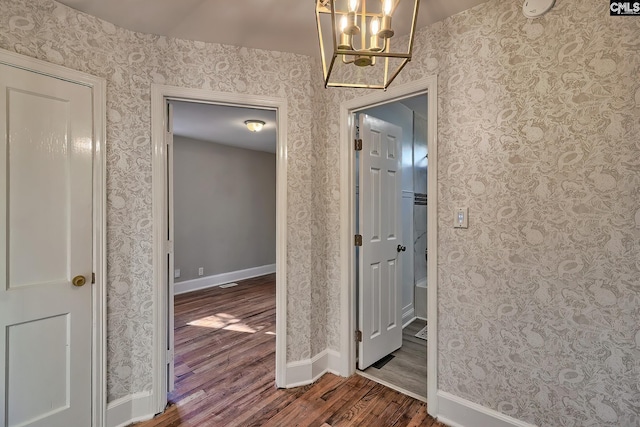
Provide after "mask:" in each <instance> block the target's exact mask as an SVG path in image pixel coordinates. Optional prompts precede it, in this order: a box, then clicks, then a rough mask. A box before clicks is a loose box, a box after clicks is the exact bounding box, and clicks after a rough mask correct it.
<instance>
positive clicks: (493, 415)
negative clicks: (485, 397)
mask: <svg viewBox="0 0 640 427" xmlns="http://www.w3.org/2000/svg"><path fill="white" fill-rule="evenodd" d="M437 418H438V421H440V422H442V423H443V424H446V425H448V426H451V427H536V426H535V425H533V424H529V423H525V422H524V421H520V420H517V419H515V418H513V417H510V416H508V415H505V414H502V413H500V412H498V411H495V410H493V409H489V408H486V407H484V406H482V405H478V404H477V403H473V402H470V401H468V400H466V399H463V398H461V397H458V396H455V395H453V394H451V393H447V392H444V391H438V417H437Z"/></svg>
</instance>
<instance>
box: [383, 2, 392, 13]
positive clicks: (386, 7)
mask: <svg viewBox="0 0 640 427" xmlns="http://www.w3.org/2000/svg"><path fill="white" fill-rule="evenodd" d="M392 6H393V0H384V14H385V15H387V16H389V15H391V7H392Z"/></svg>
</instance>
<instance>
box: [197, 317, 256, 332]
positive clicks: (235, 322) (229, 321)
mask: <svg viewBox="0 0 640 427" xmlns="http://www.w3.org/2000/svg"><path fill="white" fill-rule="evenodd" d="M187 325H189V326H200V327H203V328H211V329H224V330H227V331H234V332H246V333H248V334H255V333H256V332H258V331H257V330H255V329H253V328H252V327H250V326H248V325H247V324H245V323H242V319H238V318H236V317H235V316H232V315H230V314H226V313H218V314H214V315H212V316H207V317H203V318H201V319H197V320H193V321H191V322H189V323H187ZM259 329H262V328H259Z"/></svg>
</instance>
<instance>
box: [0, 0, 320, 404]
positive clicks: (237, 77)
mask: <svg viewBox="0 0 640 427" xmlns="http://www.w3.org/2000/svg"><path fill="white" fill-rule="evenodd" d="M0 47H2V48H4V49H8V50H11V51H15V52H18V53H21V54H24V55H27V56H31V57H35V58H39V59H43V60H46V61H49V62H52V63H55V64H61V65H64V66H66V67H69V68H73V69H76V70H80V71H84V72H87V73H90V74H93V75H96V76H100V77H104V78H105V79H106V80H107V176H108V178H107V181H108V182H107V199H108V200H107V222H108V224H107V227H108V230H107V257H108V285H107V287H108V289H107V299H108V301H107V304H108V324H107V330H108V338H107V346H108V355H107V357H108V372H107V381H108V399H109V401H113V400H115V399H118V398H120V397H124V396H127V395H130V394H132V393H136V392H141V391H146V390H150V389H151V384H152V372H151V360H152V359H151V354H152V341H151V340H152V330H153V328H152V314H153V307H152V289H153V286H154V284H153V282H152V259H151V257H152V211H151V141H150V133H151V131H150V121H151V116H150V114H151V113H150V87H151V83H160V84H168V85H175V86H183V87H189V88H203V89H211V90H216V91H223V92H234V93H250V94H256V95H268V96H278V97H285V98H287V100H288V110H289V116H288V123H289V128H288V135H287V138H288V156H289V161H288V184H287V186H288V212H287V216H288V224H289V228H288V240H289V246H288V256H287V268H288V289H287V292H288V303H287V306H288V307H287V308H288V322H287V323H288V325H289V327H288V331H287V335H288V337H287V341H288V343H287V344H288V346H287V360H288V361H296V360H302V359H307V358H310V357H312V356H313V354H312V351H311V347H310V346H311V344H310V343H311V339H310V335H311V326H310V322H311V320H312V317H313V320H314V321H318V320H319V321H321V322H322V323H323V324H325V323H326V317H325V314H324V311H323V310H322V307H323V306H324V305H325V304H326V302H325V301H326V296H325V293H326V291H325V290H324V289H326V288H327V286H326V281H325V280H326V279H325V277H324V274H323V273H322V271H320V272H318V270H319V268H312V259H313V258H322V252H323V248H322V247H317V245H316V244H315V243H312V240H311V239H312V237H318V236H320V237H322V235H323V233H324V231H323V230H322V229H318V228H314V227H313V224H314V223H316V221H315V216H316V215H318V214H321V212H322V211H319V212H320V213H317V212H316V211H315V210H314V208H318V207H319V206H321V205H322V199H319V198H317V197H315V198H314V196H312V194H313V193H314V191H313V190H314V187H317V186H318V185H321V179H316V178H319V177H320V176H322V175H323V174H326V171H323V170H316V169H315V168H314V167H313V165H314V163H315V158H316V154H315V153H314V151H313V149H314V147H316V146H317V145H316V144H312V138H311V129H310V128H309V125H308V124H309V123H311V122H312V121H313V120H312V118H313V117H312V116H313V111H312V100H313V99H317V98H318V97H319V96H322V95H321V94H320V93H319V92H317V89H318V88H321V87H322V85H321V83H319V84H316V83H315V82H316V80H312V79H311V68H310V60H309V58H307V57H304V56H299V55H294V54H289V53H279V52H267V51H262V50H254V49H246V48H239V47H233V46H223V45H217V44H208V43H202V42H197V41H187V40H177V39H171V38H166V37H159V36H153V35H146V34H139V33H134V32H131V31H127V30H123V29H121V28H117V27H115V26H114V25H112V24H110V23H108V22H105V21H102V20H99V19H97V18H94V17H92V16H89V15H86V14H83V13H79V12H77V11H75V10H73V9H70V8H68V7H66V6H64V5H61V4H59V3H56V2H54V1H51V0H35V1H29V2H25V1H22V0H3V1H2V2H0ZM316 104H318V105H321V104H320V103H316ZM314 108H318V107H314ZM319 108H320V109H322V108H323V107H319ZM314 182H315V184H314ZM319 241H321V240H319ZM314 245H315V246H314ZM321 262H324V261H321ZM323 265H324V264H320V265H319V266H320V268H322V266H323ZM314 274H315V275H316V276H318V275H320V277H321V279H322V280H323V285H322V286H314V289H315V290H316V291H315V293H314V294H313V295H311V291H310V290H311V283H312V276H313V275H314ZM316 280H317V279H316ZM312 302H313V303H314V304H316V305H317V308H316V309H315V310H312ZM319 313H320V314H319ZM318 314H319V316H320V319H318V318H317V316H318ZM314 343H315V344H314V345H315V346H316V347H317V348H322V349H324V348H326V338H325V337H324V327H321V328H319V331H317V333H315V334H314ZM317 348H316V350H317ZM314 354H315V353H314Z"/></svg>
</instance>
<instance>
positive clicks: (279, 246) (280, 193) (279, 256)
mask: <svg viewBox="0 0 640 427" xmlns="http://www.w3.org/2000/svg"><path fill="white" fill-rule="evenodd" d="M168 99H174V100H176V99H179V100H183V101H190V102H205V103H215V104H225V105H233V106H237V107H246V108H266V109H273V110H276V116H277V139H278V141H277V148H276V372H275V383H276V386H277V387H285V386H286V354H287V352H286V349H287V345H286V338H287V325H286V320H287V129H288V128H287V100H286V99H285V98H276V97H270V96H261V95H246V94H235V93H227V92H215V91H210V90H204V89H189V88H182V87H176V86H166V85H159V84H152V85H151V139H152V149H153V153H152V168H153V178H152V182H153V185H152V187H153V238H154V243H153V283H154V284H155V286H154V295H153V306H154V312H155V314H154V328H153V349H154V350H153V367H152V369H153V396H154V402H155V410H156V413H158V412H162V411H163V410H164V408H165V405H166V402H167V370H166V366H167V351H166V350H165V349H166V348H167V328H168V325H169V323H168V322H169V318H168V317H169V311H168V307H167V304H166V303H165V301H167V298H168V291H169V289H168V284H167V279H166V271H167V268H168V266H167V263H166V261H165V260H166V253H167V252H166V251H167V247H166V239H165V238H164V236H165V235H166V230H167V224H166V216H165V212H167V209H168V200H166V197H165V187H166V183H167V180H168V178H167V169H166V167H165V165H166V164H167V163H166V162H167V151H166V148H165V141H164V134H165V129H166V126H167V123H166V117H167V113H166V108H165V105H166V101H167V100H168Z"/></svg>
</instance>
